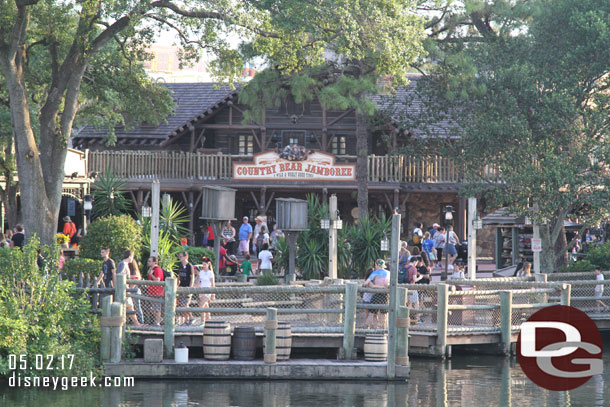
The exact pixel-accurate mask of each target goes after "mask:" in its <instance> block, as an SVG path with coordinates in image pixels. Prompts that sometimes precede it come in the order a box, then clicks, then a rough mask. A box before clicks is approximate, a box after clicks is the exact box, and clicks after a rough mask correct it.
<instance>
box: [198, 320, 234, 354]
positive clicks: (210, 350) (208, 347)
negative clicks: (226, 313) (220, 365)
mask: <svg viewBox="0 0 610 407" xmlns="http://www.w3.org/2000/svg"><path fill="white" fill-rule="evenodd" d="M230 354H231V326H230V325H229V324H228V323H227V322H225V321H206V323H205V328H204V329H203V356H204V357H205V358H206V359H212V360H227V359H229V355H230Z"/></svg>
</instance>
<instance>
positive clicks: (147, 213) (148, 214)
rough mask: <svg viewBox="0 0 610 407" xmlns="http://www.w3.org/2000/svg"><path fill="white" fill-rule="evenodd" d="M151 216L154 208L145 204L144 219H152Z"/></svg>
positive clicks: (143, 207) (143, 208)
mask: <svg viewBox="0 0 610 407" xmlns="http://www.w3.org/2000/svg"><path fill="white" fill-rule="evenodd" d="M151 216H152V208H151V207H150V206H148V203H145V204H144V206H142V217H143V218H150V217H151Z"/></svg>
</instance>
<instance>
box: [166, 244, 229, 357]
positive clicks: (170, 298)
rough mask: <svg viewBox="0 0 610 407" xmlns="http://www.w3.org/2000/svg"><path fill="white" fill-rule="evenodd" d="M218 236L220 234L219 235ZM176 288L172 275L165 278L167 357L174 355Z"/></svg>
mask: <svg viewBox="0 0 610 407" xmlns="http://www.w3.org/2000/svg"><path fill="white" fill-rule="evenodd" d="M219 236H220V235H219ZM177 289H178V284H177V281H176V279H175V278H174V277H168V278H167V279H165V290H164V296H165V317H164V327H163V342H164V344H165V353H166V355H167V357H168V358H172V357H174V334H175V331H176V327H175V321H176V290H177Z"/></svg>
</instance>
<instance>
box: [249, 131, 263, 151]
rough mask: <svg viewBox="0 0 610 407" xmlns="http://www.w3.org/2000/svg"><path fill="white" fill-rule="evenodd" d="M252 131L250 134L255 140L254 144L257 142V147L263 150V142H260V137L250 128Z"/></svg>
mask: <svg viewBox="0 0 610 407" xmlns="http://www.w3.org/2000/svg"><path fill="white" fill-rule="evenodd" d="M251 131H252V136H254V140H255V141H256V144H258V148H259V150H260V151H263V144H262V143H261V140H260V138H259V137H258V136H257V135H256V131H254V130H251Z"/></svg>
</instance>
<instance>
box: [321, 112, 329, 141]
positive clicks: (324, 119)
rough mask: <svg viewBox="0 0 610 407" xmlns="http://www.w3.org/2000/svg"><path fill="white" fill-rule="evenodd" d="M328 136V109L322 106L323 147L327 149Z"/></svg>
mask: <svg viewBox="0 0 610 407" xmlns="http://www.w3.org/2000/svg"><path fill="white" fill-rule="evenodd" d="M327 138H328V126H327V125H326V109H325V108H322V142H321V147H320V148H321V149H322V151H326V143H327Z"/></svg>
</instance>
